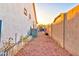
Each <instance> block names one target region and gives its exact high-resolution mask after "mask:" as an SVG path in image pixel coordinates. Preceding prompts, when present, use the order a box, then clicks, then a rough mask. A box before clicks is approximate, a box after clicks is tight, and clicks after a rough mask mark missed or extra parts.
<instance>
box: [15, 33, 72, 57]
mask: <svg viewBox="0 0 79 59" xmlns="http://www.w3.org/2000/svg"><path fill="white" fill-rule="evenodd" d="M69 55H71V54H70V53H69V52H67V51H66V50H65V49H63V48H61V47H60V46H58V45H57V43H56V42H55V41H54V40H53V39H50V38H49V37H47V36H45V35H44V34H43V33H39V35H38V37H37V38H35V39H34V40H33V41H31V42H29V43H28V44H26V45H25V46H24V47H23V48H22V49H21V50H20V51H19V52H18V53H17V54H16V55H15V56H69Z"/></svg>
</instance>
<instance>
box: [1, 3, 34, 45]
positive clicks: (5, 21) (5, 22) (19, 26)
mask: <svg viewBox="0 0 79 59" xmlns="http://www.w3.org/2000/svg"><path fill="white" fill-rule="evenodd" d="M24 8H26V10H27V16H26V15H25V14H24ZM29 14H30V15H31V19H29ZM0 20H2V28H1V41H4V40H8V39H9V38H10V37H12V38H13V41H14V42H15V34H16V33H17V37H16V42H18V41H19V40H20V36H21V35H27V32H28V31H29V30H30V26H31V27H33V22H35V15H34V9H33V4H32V3H26V4H24V3H4V4H0ZM1 43H2V42H1ZM0 46H1V45H0Z"/></svg>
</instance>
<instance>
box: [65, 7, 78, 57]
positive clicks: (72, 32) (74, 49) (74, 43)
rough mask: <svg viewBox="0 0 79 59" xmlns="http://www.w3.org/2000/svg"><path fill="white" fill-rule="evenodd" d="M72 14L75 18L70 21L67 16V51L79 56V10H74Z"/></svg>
mask: <svg viewBox="0 0 79 59" xmlns="http://www.w3.org/2000/svg"><path fill="white" fill-rule="evenodd" d="M78 8H79V6H78ZM75 11H76V12H75ZM73 13H74V14H73ZM71 14H72V15H74V16H73V17H72V18H70V19H68V15H67V22H66V23H65V26H66V31H65V49H66V50H68V51H69V52H70V53H71V54H73V55H79V10H73V12H72V13H71Z"/></svg>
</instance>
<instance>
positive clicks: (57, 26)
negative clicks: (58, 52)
mask: <svg viewBox="0 0 79 59" xmlns="http://www.w3.org/2000/svg"><path fill="white" fill-rule="evenodd" d="M63 19H64V14H61V16H60V17H58V18H57V19H56V20H57V21H55V23H54V24H52V39H54V40H56V41H57V43H58V44H59V45H60V46H61V47H63V21H61V22H59V23H57V22H58V20H63Z"/></svg>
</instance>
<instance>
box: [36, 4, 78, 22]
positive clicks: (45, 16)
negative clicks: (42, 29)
mask: <svg viewBox="0 0 79 59" xmlns="http://www.w3.org/2000/svg"><path fill="white" fill-rule="evenodd" d="M76 5H78V4H76V3H36V4H35V7H36V14H37V19H38V22H39V24H48V23H51V22H53V20H54V18H55V17H56V16H57V15H58V14H60V13H64V12H67V11H68V10H70V9H72V8H73V7H75V6H76Z"/></svg>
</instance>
